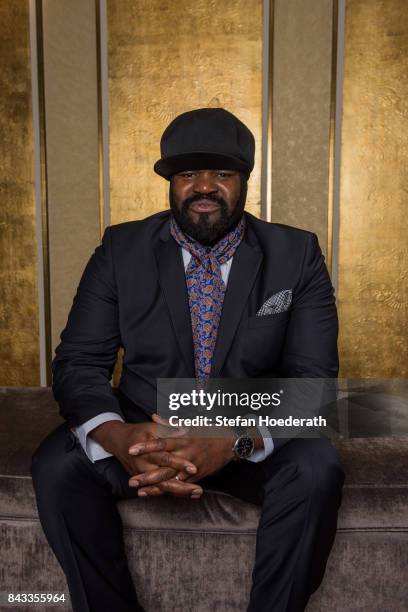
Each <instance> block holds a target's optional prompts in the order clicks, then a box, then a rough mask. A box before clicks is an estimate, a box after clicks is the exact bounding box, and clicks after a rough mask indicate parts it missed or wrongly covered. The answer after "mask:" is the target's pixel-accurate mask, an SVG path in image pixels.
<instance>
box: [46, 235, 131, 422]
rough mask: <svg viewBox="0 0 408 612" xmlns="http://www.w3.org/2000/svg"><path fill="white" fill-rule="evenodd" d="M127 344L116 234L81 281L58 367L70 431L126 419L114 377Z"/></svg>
mask: <svg viewBox="0 0 408 612" xmlns="http://www.w3.org/2000/svg"><path fill="white" fill-rule="evenodd" d="M120 345H121V337H120V329H119V315H118V299H117V289H116V283H115V275H114V268H113V259H112V239H111V229H110V228H109V227H108V228H107V229H106V230H105V232H104V235H103V238H102V244H101V245H100V246H98V247H97V248H96V249H95V252H94V254H93V255H92V256H91V258H90V260H89V262H88V264H87V265H86V267H85V270H84V272H83V275H82V277H81V280H80V283H79V286H78V289H77V292H76V295H75V297H74V301H73V304H72V307H71V310H70V313H69V316H68V321H67V325H66V327H65V329H64V330H63V332H62V333H61V342H60V344H59V345H58V346H57V348H56V350H55V357H54V360H53V362H52V373H53V382H52V389H53V393H54V397H55V399H56V400H57V402H58V404H59V408H60V414H61V416H62V417H63V418H64V419H66V421H67V422H68V424H69V426H70V427H77V426H79V425H82V424H83V423H85V422H86V421H88V420H89V419H92V418H94V417H95V416H97V415H98V414H101V413H103V412H113V413H117V414H118V415H119V416H120V417H122V418H123V414H122V412H121V410H120V407H119V402H118V399H117V398H116V396H115V395H114V393H113V391H112V386H111V382H110V381H111V378H112V373H113V369H114V366H115V363H116V358H117V352H118V349H119V347H120Z"/></svg>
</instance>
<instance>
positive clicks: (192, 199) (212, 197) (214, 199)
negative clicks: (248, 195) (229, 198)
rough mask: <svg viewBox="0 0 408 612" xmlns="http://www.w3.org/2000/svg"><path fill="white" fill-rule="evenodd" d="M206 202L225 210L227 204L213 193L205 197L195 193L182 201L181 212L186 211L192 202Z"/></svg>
mask: <svg viewBox="0 0 408 612" xmlns="http://www.w3.org/2000/svg"><path fill="white" fill-rule="evenodd" d="M206 200H207V201H208V202H216V203H217V204H219V205H220V206H221V208H227V203H226V201H225V200H224V198H222V197H221V196H217V195H216V194H215V193H209V194H207V195H202V194H200V193H196V194H194V195H192V196H190V197H189V198H186V199H185V200H184V201H183V204H182V208H183V210H188V208H189V207H190V206H191V205H192V204H194V202H205V201H206Z"/></svg>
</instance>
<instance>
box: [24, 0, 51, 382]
mask: <svg viewBox="0 0 408 612" xmlns="http://www.w3.org/2000/svg"><path fill="white" fill-rule="evenodd" d="M29 14H30V54H31V91H32V109H33V132H34V185H35V186H34V191H35V208H36V225H37V268H38V275H37V279H38V280H37V287H38V310H39V317H38V318H39V353H40V385H41V386H42V387H46V386H47V385H49V384H50V383H51V321H50V281H49V276H50V275H49V244H48V208H47V171H46V147H45V106H44V70H43V66H44V62H43V52H42V6H41V0H30V3H29Z"/></svg>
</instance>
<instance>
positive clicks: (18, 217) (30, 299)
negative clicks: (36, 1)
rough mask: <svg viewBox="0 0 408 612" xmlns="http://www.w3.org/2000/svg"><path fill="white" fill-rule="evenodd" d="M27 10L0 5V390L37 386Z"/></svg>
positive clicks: (1, 0) (2, 1)
mask: <svg viewBox="0 0 408 612" xmlns="http://www.w3.org/2000/svg"><path fill="white" fill-rule="evenodd" d="M28 9H29V5H28V2H22V1H21V0H19V1H18V2H16V0H0V75H1V76H0V78H1V93H0V159H1V175H0V262H1V263H0V275H1V280H0V363H1V367H0V385H1V386H32V385H38V384H39V383H40V356H39V313H38V295H37V272H38V271H37V229H36V213H35V197H34V140H33V139H34V136H33V122H32V106H31V66H30V39H29V12H28Z"/></svg>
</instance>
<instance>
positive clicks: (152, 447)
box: [129, 438, 168, 455]
mask: <svg viewBox="0 0 408 612" xmlns="http://www.w3.org/2000/svg"><path fill="white" fill-rule="evenodd" d="M167 442H168V440H165V439H163V438H159V439H157V440H149V441H148V442H138V443H137V444H133V445H132V446H130V447H129V455H143V454H145V453H157V452H159V451H164V450H167V448H166V444H167Z"/></svg>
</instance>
